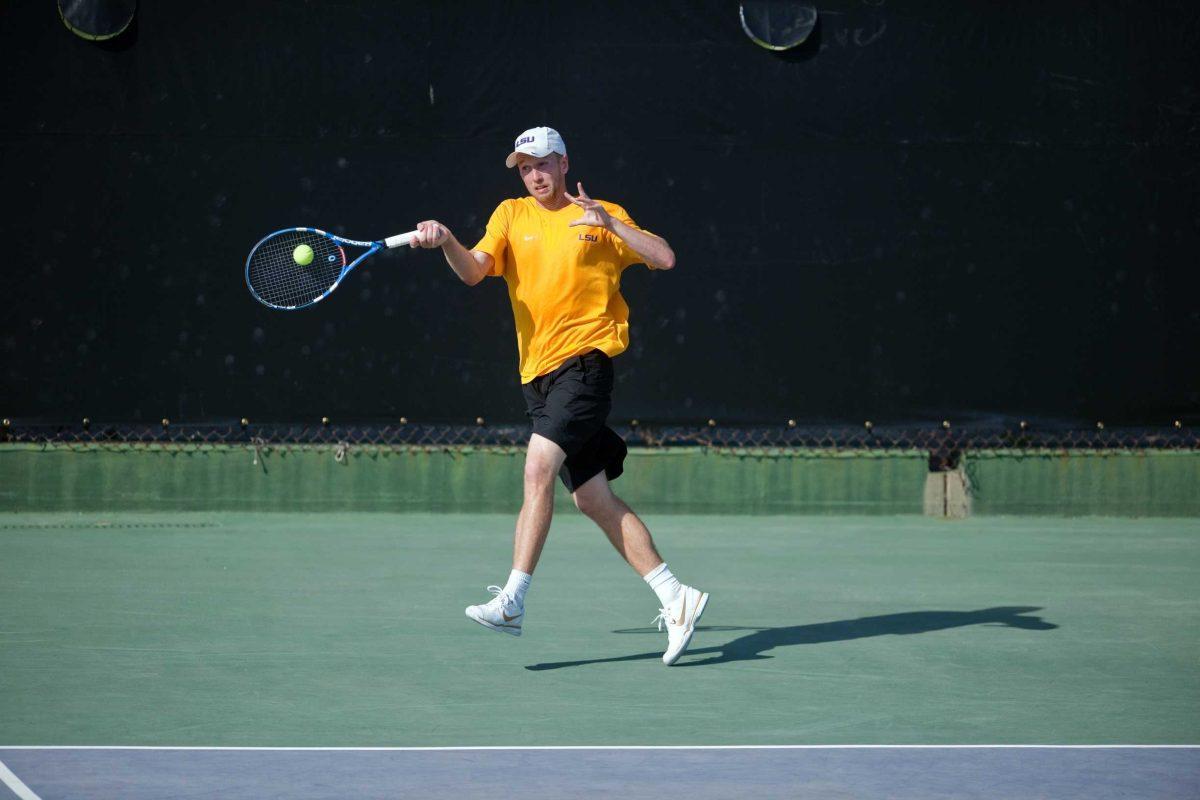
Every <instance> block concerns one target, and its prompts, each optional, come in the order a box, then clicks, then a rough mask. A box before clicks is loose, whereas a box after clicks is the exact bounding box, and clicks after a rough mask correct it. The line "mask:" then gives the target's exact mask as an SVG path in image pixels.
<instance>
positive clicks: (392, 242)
mask: <svg viewBox="0 0 1200 800" xmlns="http://www.w3.org/2000/svg"><path fill="white" fill-rule="evenodd" d="M416 235H417V232H416V231H409V232H408V233H399V234H396V235H395V236H389V237H388V238H386V239H384V240H383V243H384V244H386V245H387V246H388V247H389V248H390V247H404V245H406V244H408V243H409V242H411V241H412V240H413V237H414V236H416Z"/></svg>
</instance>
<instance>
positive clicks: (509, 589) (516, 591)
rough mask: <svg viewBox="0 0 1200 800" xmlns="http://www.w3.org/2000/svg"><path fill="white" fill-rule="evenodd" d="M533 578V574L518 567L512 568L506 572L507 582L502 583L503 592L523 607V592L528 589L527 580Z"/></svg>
mask: <svg viewBox="0 0 1200 800" xmlns="http://www.w3.org/2000/svg"><path fill="white" fill-rule="evenodd" d="M531 580H533V576H532V575H530V574H529V573H528V572H521V570H519V569H514V570H513V571H512V572H510V573H508V583H506V584H504V592H505V593H506V594H507V595H508V596H509V597H511V598H512V599H513V600H514V601H515V602H516V604H517V605H519V606H521V607H522V608H524V607H525V592H527V591H529V582H530V581H531Z"/></svg>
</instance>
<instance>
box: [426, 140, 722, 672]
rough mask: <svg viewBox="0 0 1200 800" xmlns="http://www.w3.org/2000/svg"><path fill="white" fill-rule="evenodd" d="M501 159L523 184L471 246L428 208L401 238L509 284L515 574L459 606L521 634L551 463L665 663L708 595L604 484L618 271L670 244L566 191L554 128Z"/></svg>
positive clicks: (466, 275)
mask: <svg viewBox="0 0 1200 800" xmlns="http://www.w3.org/2000/svg"><path fill="white" fill-rule="evenodd" d="M504 163H505V165H506V166H507V167H509V168H510V169H511V168H513V167H516V169H517V172H518V174H519V175H520V176H521V180H522V181H523V182H524V184H525V189H526V190H527V191H528V192H529V196H528V197H522V198H520V199H515V200H505V201H504V202H502V203H501V204H500V205H499V206H498V207H497V208H496V210H495V212H494V213H493V214H492V216H491V219H489V220H488V223H487V229H486V231H485V233H484V235H483V238H482V239H480V240H479V243H478V244H476V245H475V246H474V247H473V248H471V249H470V250H468V249H467V248H466V247H464V246H463V245H462V244H461V243H459V241H458V240H457V239H455V238H454V235H453V234H452V233H451V232H450V230H449V229H448V228H447V227H446V226H445V225H442V224H441V223H440V222H437V221H435V220H428V221H426V222H422V223H420V224H419V225H418V226H417V236H416V238H415V239H414V240H413V242H412V246H413V247H425V248H434V247H440V248H442V252H443V253H444V254H445V256H446V261H447V262H449V264H450V268H451V269H453V270H454V272H455V273H456V274H457V275H458V277H459V278H461V279H462V280H463V282H464V283H466V284H468V285H470V286H474V285H475V284H477V283H479V282H480V281H482V280H483V279H484V278H485V277H487V276H489V275H491V276H495V277H500V278H504V280H505V282H507V284H508V298H509V300H510V301H511V302H512V309H513V317H514V318H515V320H516V327H517V349H518V350H519V352H520V369H521V383H522V392H523V393H524V395H525V405H526V414H527V415H528V416H529V418H530V419H531V420H532V422H533V434H532V436H530V439H529V449H528V451H527V453H526V455H525V500H524V503H523V504H522V506H521V513H520V515H519V516H518V517H517V530H516V537H515V539H514V542H513V565H512V572H511V573H510V574H509V577H508V582H507V583H506V584H505V585H504V587H503V588H501V587H499V586H489V587H488V591H490V592H491V593H492V594H493V595H495V596H494V597H493V598H492V599H491V601H489V602H487V603H484V604H482V605H477V606H469V607H468V608H467V610H466V613H467V616H468V617H470V618H471V619H473V620H475V621H476V622H478V623H479V624H480V625H483V626H484V627H487V628H490V629H492V630H494V631H500V632H502V633H508V634H512V635H513V636H520V635H521V626H522V623H523V622H524V621H525V595H526V593H527V592H528V591H529V584H530V581H531V580H532V578H533V571H534V569H535V568H536V567H537V563H538V558H539V557H540V556H541V553H542V546H543V545H545V543H546V536H547V534H548V533H549V532H550V520H551V516H552V514H553V510H554V476H555V474H557V475H558V477H559V478H560V479H561V480H562V482H563V483H564V484H565V485H566V487H567V490H568V491H570V492H571V496H572V497H573V498H574V499H575V505H576V506H577V507H578V508H579V510H580V511H582V512H583V513H584V514H586V515H587V516H588V517H590V518H591V519H592V520H593V521H594V522H595V523H596V524H597V525H599V526H600V529H601V530H603V531H604V533H605V534H606V535H607V536H608V540H609V541H610V542H612V544H613V547H615V548H616V549H617V552H619V553H620V554H621V555H622V556H623V557H624V558H625V560H626V561H627V562H629V565H630V566H631V567H633V568H634V569H635V570H636V571H637V573H638V574H639V575H641V576H642V577H643V578H644V579H645V581H646V583H648V584H649V585H650V588H651V589H653V590H654V592H655V594H657V595H658V599H659V603H660V606H661V607H660V608H659V615H658V617H657V618H656V619H655V620H654V621H655V622H657V623H658V625H659V630H662V628H663V626H664V625H665V626H666V629H667V650H666V652H665V653H664V654H663V663H664V664H667V665H670V664H673V663H675V661H676V660H677V659H678V658H679V656H680V655H681V654H682V653H683V651H684V650H686V649H687V646H688V643H689V642H690V641H691V638H692V634H693V632H694V631H695V626H696V623H697V621H699V619H700V615H701V614H703V613H704V607H705V605H706V604H707V603H708V594H706V593H704V592H701V591H699V590H698V589H694V588H692V587H690V586H685V585H683V584H681V583H680V582H679V580H678V579H677V578H676V577H675V576H674V575H672V574H671V570H670V569H668V568H667V565H666V564H665V563H664V562H663V559H662V556H660V555H659V554H658V550H656V549H655V547H654V540H653V539H651V538H650V531H649V530H647V528H646V525H645V524H644V523H643V522H642V520H641V519H640V518H638V516H637V514H635V513H633V511H632V510H631V509H630V508H629V506H627V505H626V504H625V503H624V502H623V501H622V500H621V498H619V497H617V495H615V494H614V493H613V491H612V488H611V486H610V485H609V482H610V481H612V480H615V479H616V478H617V476H619V475H620V474H621V472H622V469H623V464H624V461H625V455H626V449H625V442H624V441H623V440H622V439H621V437H620V436H618V435H617V434H616V432H615V431H613V430H612V429H611V428H609V427H608V426H607V425H606V422H607V420H608V413H609V411H610V409H611V408H612V389H613V364H612V358H613V356H616V355H617V354H619V353H621V352H623V351H624V350H625V348H627V347H628V346H629V307H628V306H627V305H626V304H625V299H624V298H623V297H621V292H620V285H621V272H622V271H623V270H624V269H625V268H626V267H628V266H630V265H632V264H639V263H644V264H646V265H647V266H648V267H650V268H651V269H671V268H672V267H674V266H675V254H674V253H673V252H672V251H671V247H670V246H669V245H668V244H667V242H666V240H664V239H663V238H662V237H659V236H655V235H654V234H652V233H650V232H649V231H644V230H642V229H641V228H639V227H638V226H637V225H636V224H635V223H634V221H633V220H632V219H630V217H629V215H628V214H627V213H625V209H623V208H621V207H620V206H618V205H616V204H615V203H609V202H605V201H603V200H595V199H593V198H591V197H588V195H587V193H586V192H585V191H584V190H583V184H582V183H580V184H577V188H578V192H579V193H578V195H571V194H570V193H568V192H567V190H566V178H567V169H568V162H567V148H566V145H565V144H563V140H562V137H561V136H560V135H559V134H558V132H557V131H555V130H554V129H553V128H545V127H539V128H531V129H529V130H527V131H525V132H524V133H522V134H521V135H520V136H518V137H517V140H516V143H515V145H514V148H513V152H512V153H510V154H509V156H508V158H507V159H506V160H505V162H504ZM581 212H582V213H581Z"/></svg>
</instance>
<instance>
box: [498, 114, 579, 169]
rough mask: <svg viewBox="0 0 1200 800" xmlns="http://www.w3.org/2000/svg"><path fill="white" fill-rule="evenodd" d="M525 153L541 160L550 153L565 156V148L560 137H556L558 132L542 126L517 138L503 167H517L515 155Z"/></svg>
mask: <svg viewBox="0 0 1200 800" xmlns="http://www.w3.org/2000/svg"><path fill="white" fill-rule="evenodd" d="M518 153H525V154H526V155H530V156H535V157H537V158H541V157H542V156H548V155H550V154H551V153H558V154H559V155H560V156H565V155H566V154H567V146H566V145H565V144H563V140H562V137H561V136H559V135H558V131H556V130H554V128H547V127H546V126H544V125H543V126H542V127H540V128H530V129H529V130H527V131H525V132H524V133H522V134H521V135H520V136H518V137H517V141H516V142H514V143H513V151H512V153H510V154H509V156H508V158H506V159H504V166H506V167H508V168H510V169H511V168H512V167H515V166H516V165H517V154H518Z"/></svg>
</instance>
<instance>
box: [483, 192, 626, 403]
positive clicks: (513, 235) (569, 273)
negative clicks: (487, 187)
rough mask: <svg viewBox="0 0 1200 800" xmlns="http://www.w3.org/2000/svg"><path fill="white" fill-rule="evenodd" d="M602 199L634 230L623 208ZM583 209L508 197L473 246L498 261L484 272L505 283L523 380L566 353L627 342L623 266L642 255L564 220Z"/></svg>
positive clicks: (614, 349) (618, 347)
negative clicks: (550, 206)
mask: <svg viewBox="0 0 1200 800" xmlns="http://www.w3.org/2000/svg"><path fill="white" fill-rule="evenodd" d="M600 204H601V205H602V206H604V208H605V210H606V211H608V213H609V214H610V215H611V216H612V217H613V218H614V219H619V220H621V221H622V222H624V223H625V224H626V225H628V226H630V227H631V228H636V227H637V226H636V225H635V224H634V222H633V220H632V219H630V218H629V215H628V214H626V213H625V209H623V208H621V207H620V206H618V205H616V204H615V203H606V202H605V201H603V200H601V201H600ZM582 214H583V211H582V209H580V208H579V207H578V206H575V205H568V206H567V207H565V208H561V209H559V210H558V211H547V210H546V209H545V208H543V207H542V206H541V205H540V204H539V203H538V202H537V201H536V200H534V199H533V198H532V197H522V198H520V199H516V200H505V201H504V202H503V203H501V204H500V205H499V206H498V207H497V208H496V210H495V212H493V213H492V217H491V219H489V220H488V224H487V231H486V232H485V233H484V235H483V238H482V239H480V240H479V244H477V245H475V247H473V248H472V249H473V250H479V251H482V252H484V253H488V254H489V255H491V257H492V258H494V259H495V260H496V264H495V266H494V267H492V271H491V272H490V273H488V274H489V275H495V276H500V277H503V278H504V280H505V281H506V282H507V283H508V299H509V301H510V302H511V303H512V309H513V319H514V320H515V321H516V324H517V350H518V352H519V353H520V356H521V383H529V382H530V381H531V380H533V379H534V378H536V377H537V376H539V375H545V374H546V373H547V372H553V371H554V370H555V369H557V368H558V367H559V366H560V365H561V364H562V363H563V362H564V361H566V360H567V359H568V358H570V357H571V356H577V355H580V354H581V353H586V352H588V351H589V350H593V349H594V350H602V351H603V352H605V353H607V354H608V355H610V356H615V355H616V354H617V353H620V352H622V351H624V350H625V348H626V347H628V346H629V306H627V305H626V304H625V298H623V297H621V291H620V289H621V272H622V271H623V270H624V269H625V268H626V267H628V266H629V265H630V264H639V263H642V262H643V261H644V259H643V258H642V257H641V256H640V255H638V254H637V252H636V251H635V250H633V249H632V248H631V247H629V245H627V244H625V242H624V241H622V240H621V238H620V237H619V236H617V235H616V234H614V233H612V232H610V231H607V230H605V229H603V228H593V227H589V226H584V225H578V226H576V227H574V228H571V227H568V223H570V222H571V221H572V220H575V219H578V218H579V217H580V215H582Z"/></svg>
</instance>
